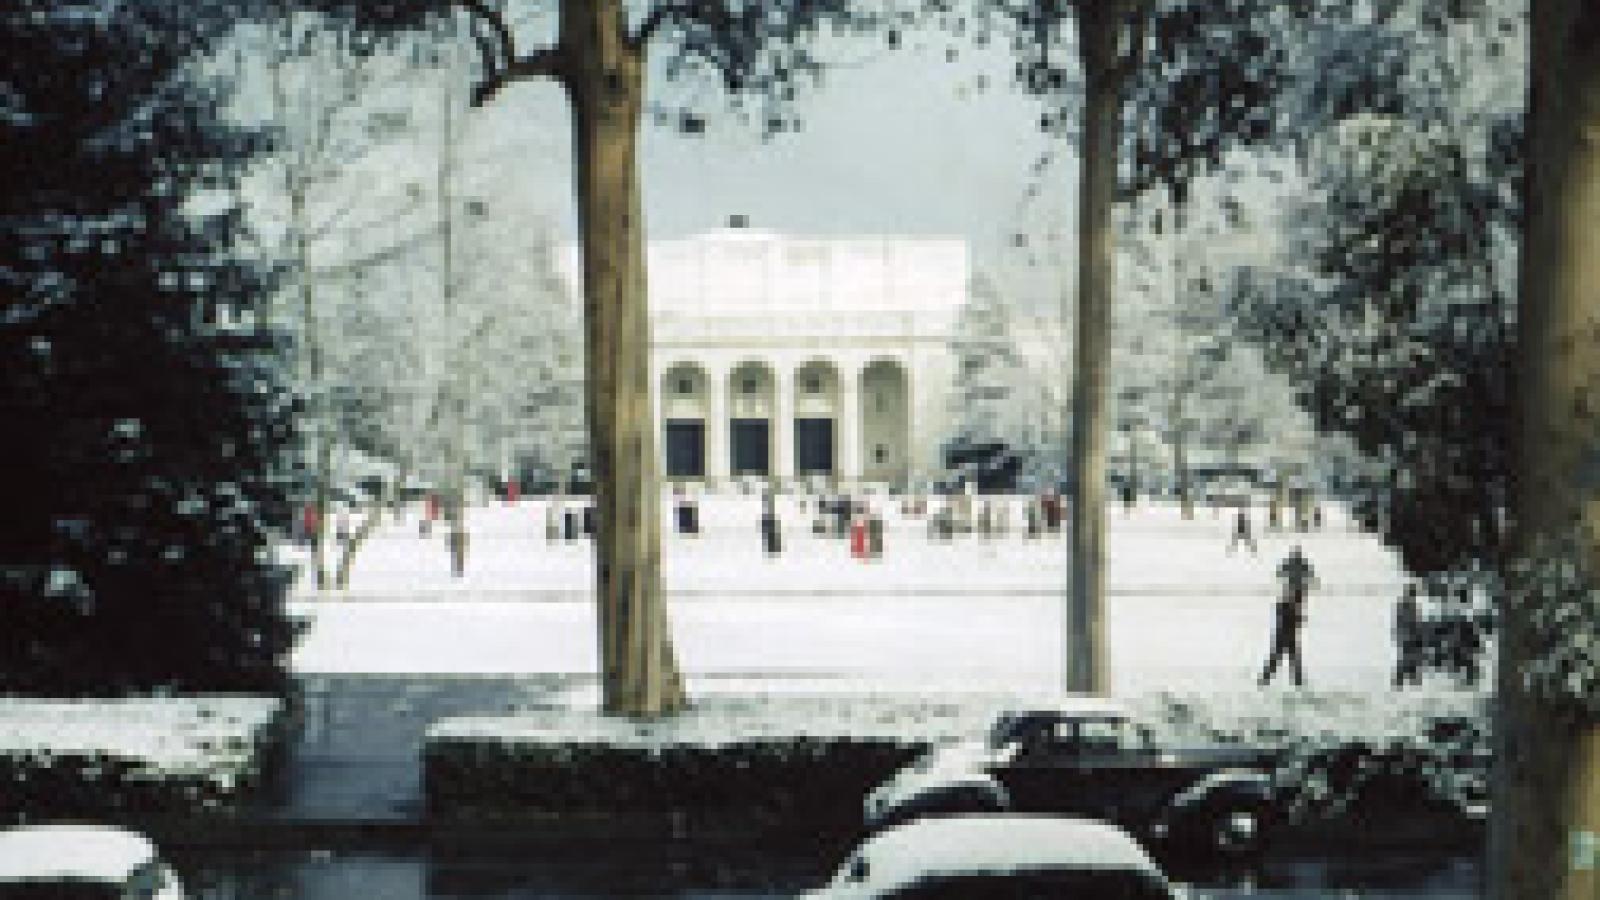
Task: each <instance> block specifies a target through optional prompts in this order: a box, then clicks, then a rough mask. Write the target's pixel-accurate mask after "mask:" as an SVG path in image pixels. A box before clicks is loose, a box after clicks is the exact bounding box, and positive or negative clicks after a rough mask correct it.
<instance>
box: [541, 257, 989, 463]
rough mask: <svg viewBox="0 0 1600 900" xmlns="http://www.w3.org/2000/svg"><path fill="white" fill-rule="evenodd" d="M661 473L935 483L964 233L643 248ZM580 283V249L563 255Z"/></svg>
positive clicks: (961, 284)
mask: <svg viewBox="0 0 1600 900" xmlns="http://www.w3.org/2000/svg"><path fill="white" fill-rule="evenodd" d="M648 254H649V256H648V277H649V285H650V309H651V327H652V336H653V337H652V371H653V372H654V376H655V383H656V387H657V390H656V395H655V405H656V411H655V418H656V427H657V431H656V434H657V442H658V443H657V446H658V448H659V452H660V462H661V466H662V468H661V471H662V472H663V474H664V475H665V476H666V477H667V478H668V479H669V480H674V481H687V482H703V483H707V484H712V485H716V484H723V483H726V482H728V481H729V480H730V479H733V480H737V479H741V478H752V479H766V480H769V481H771V482H773V483H776V484H778V485H780V486H790V485H793V484H795V483H797V482H809V483H813V484H822V483H827V482H840V483H846V484H849V483H861V482H866V483H881V484H891V485H894V484H907V483H914V482H917V481H921V480H925V479H930V478H933V477H937V476H936V473H937V472H938V470H939V468H940V461H939V444H940V442H941V441H942V440H943V439H945V438H946V437H947V436H948V435H947V434H946V430H947V429H946V421H947V418H948V409H947V405H948V396H949V391H950V386H951V381H952V378H953V375H954V373H953V372H952V368H951V361H950V349H949V339H950V331H951V328H952V326H953V325H954V323H955V320H956V316H957V313H958V312H959V310H960V307H961V305H962V304H963V303H964V302H965V301H966V296H967V281H968V269H969V261H968V253H967V245H966V241H965V240H964V239H961V238H927V237H887V236H869V237H790V236H784V235H778V234H774V233H772V232H766V231H759V230H753V229H748V228H738V227H736V228H728V229H722V230H718V231H713V232H708V233H705V234H701V235H697V236H694V237H689V238H684V239H680V240H665V241H654V242H652V243H651V244H650V245H649V249H648ZM566 266H567V273H568V277H569V278H570V279H571V280H572V282H573V283H574V285H576V282H577V279H576V277H575V275H574V273H576V272H577V271H578V266H577V257H576V250H575V249H573V250H571V251H570V252H569V253H568V255H567V260H566Z"/></svg>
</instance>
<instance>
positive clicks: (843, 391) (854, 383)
mask: <svg viewBox="0 0 1600 900" xmlns="http://www.w3.org/2000/svg"><path fill="white" fill-rule="evenodd" d="M838 475H839V482H840V483H841V484H846V485H849V484H854V483H855V482H857V481H860V480H861V372H860V370H859V369H857V368H856V367H855V366H848V367H845V368H841V369H840V371H839V459H838Z"/></svg>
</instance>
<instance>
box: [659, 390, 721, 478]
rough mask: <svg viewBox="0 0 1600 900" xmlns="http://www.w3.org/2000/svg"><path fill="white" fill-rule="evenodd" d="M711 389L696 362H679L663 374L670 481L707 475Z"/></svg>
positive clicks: (664, 443) (663, 415) (664, 437)
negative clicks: (707, 431) (707, 436)
mask: <svg viewBox="0 0 1600 900" xmlns="http://www.w3.org/2000/svg"><path fill="white" fill-rule="evenodd" d="M709 389H710V381H709V379H708V378H707V377H706V371H705V369H702V368H700V367H699V366H697V365H695V364H694V363H679V364H677V365H675V366H673V367H672V368H670V369H668V370H667V371H666V372H665V373H664V374H663V375H662V376H661V418H662V432H663V433H662V437H661V446H662V447H663V448H665V456H666V477H667V479H668V480H670V481H686V480H693V479H703V478H705V477H706V421H707V419H708V418H709V415H710V396H711V395H710V390H709Z"/></svg>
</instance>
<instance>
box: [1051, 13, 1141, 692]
mask: <svg viewBox="0 0 1600 900" xmlns="http://www.w3.org/2000/svg"><path fill="white" fill-rule="evenodd" d="M1128 5H1129V0H1100V2H1089V3H1082V4H1079V7H1078V35H1079V38H1078V40H1079V46H1080V47H1081V48H1082V54H1083V63H1084V71H1085V80H1086V85H1085V97H1084V122H1083V148H1082V156H1081V157H1080V165H1081V167H1082V176H1081V178H1082V181H1081V186H1080V188H1079V192H1078V314H1077V343H1076V346H1075V348H1074V353H1075V354H1076V357H1077V358H1076V360H1075V366H1074V371H1073V391H1072V481H1073V489H1074V490H1075V491H1076V496H1075V498H1074V501H1073V504H1072V516H1071V520H1070V527H1071V535H1070V538H1069V539H1068V542H1067V543H1068V548H1069V549H1068V553H1069V554H1070V556H1069V557H1068V560H1067V562H1068V565H1069V567H1070V573H1071V574H1070V585H1069V590H1068V594H1067V623H1066V625H1067V628H1066V632H1067V633H1066V644H1067V646H1066V651H1067V659H1066V688H1067V690H1069V691H1075V692H1083V693H1091V694H1104V693H1106V692H1107V691H1108V690H1109V689H1110V682H1109V672H1108V668H1107V660H1106V623H1105V501H1106V412H1107V406H1106V380H1107V376H1108V374H1109V370H1110V348H1111V280H1112V275H1113V269H1112V266H1113V264H1114V262H1113V249H1114V245H1113V241H1114V237H1113V232H1112V227H1111V212H1112V204H1113V203H1114V202H1115V199H1116V188H1117V148H1118V138H1119V133H1120V131H1121V126H1122V79H1123V76H1122V68H1121V66H1122V60H1121V59H1120V54H1119V53H1118V47H1117V44H1118V37H1119V31H1120V29H1121V27H1122V22H1123V13H1124V11H1125V10H1126V9H1128Z"/></svg>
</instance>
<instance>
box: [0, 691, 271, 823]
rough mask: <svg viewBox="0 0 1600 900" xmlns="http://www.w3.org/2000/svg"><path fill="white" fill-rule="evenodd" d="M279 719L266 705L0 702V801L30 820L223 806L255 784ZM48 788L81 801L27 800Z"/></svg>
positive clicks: (267, 700) (194, 700)
mask: <svg viewBox="0 0 1600 900" xmlns="http://www.w3.org/2000/svg"><path fill="white" fill-rule="evenodd" d="M284 714H285V712H284V707H283V701H281V700H279V699H277V698H272V697H254V696H199V697H155V698H132V699H113V700H42V699H32V698H15V697H7V698H0V785H3V790H0V796H4V797H5V798H6V803H5V806H6V807H7V808H8V809H10V810H13V811H15V810H23V811H25V812H27V813H30V814H38V813H40V812H44V811H48V810H51V809H53V808H54V806H55V804H57V803H63V804H69V805H70V804H72V803H74V802H88V803H92V804H95V805H104V806H108V807H112V808H116V807H122V806H125V805H127V804H130V803H132V804H137V803H138V802H140V801H138V800H136V799H134V798H133V797H132V794H136V793H137V794H149V795H151V796H154V797H157V798H158V799H159V800H160V801H161V802H165V801H169V800H172V801H178V800H180V799H181V798H187V799H188V800H191V801H193V803H194V805H196V806H217V805H227V804H230V803H232V802H233V801H235V800H237V799H240V798H241V796H242V794H243V793H244V792H248V791H249V790H250V789H251V788H253V787H255V786H258V785H259V784H260V783H261V781H262V778H263V777H264V775H265V772H264V771H263V767H264V765H265V764H266V757H267V756H268V755H269V754H270V753H272V752H274V751H275V749H276V748H277V746H278V744H279V742H280V741H281V739H282V729H283V727H284V722H283V716H284ZM69 785H70V786H69ZM57 788H60V789H65V790H73V791H81V792H82V794H81V795H80V796H78V797H76V798H74V797H58V796H45V797H38V796H33V795H35V794H38V793H40V792H41V791H43V792H46V793H49V792H51V791H52V790H54V789H57ZM164 792H170V796H169V794H168V793H164Z"/></svg>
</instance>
